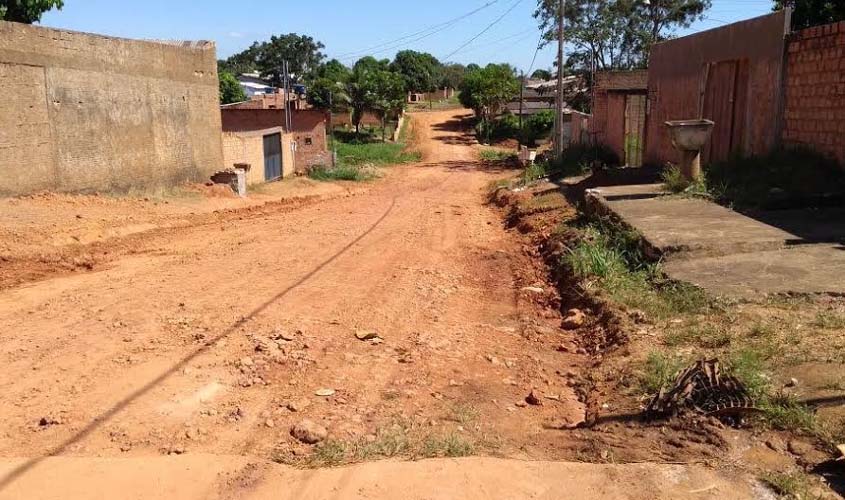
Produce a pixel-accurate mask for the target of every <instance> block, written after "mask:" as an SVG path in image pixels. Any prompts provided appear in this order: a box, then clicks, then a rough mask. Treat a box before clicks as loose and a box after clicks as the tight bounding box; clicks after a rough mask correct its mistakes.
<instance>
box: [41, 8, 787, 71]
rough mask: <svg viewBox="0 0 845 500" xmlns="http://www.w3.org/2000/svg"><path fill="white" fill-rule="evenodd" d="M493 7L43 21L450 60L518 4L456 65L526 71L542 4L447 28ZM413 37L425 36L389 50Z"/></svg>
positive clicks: (137, 34) (715, 15)
mask: <svg viewBox="0 0 845 500" xmlns="http://www.w3.org/2000/svg"><path fill="white" fill-rule="evenodd" d="M493 1H494V0H427V1H425V2H410V1H408V0H392V1H388V0H357V1H356V0H321V1H319V2H309V1H296V2H295V1H290V0H279V1H275V2H268V1H266V0H265V1H257V0H239V1H232V0H227V1H223V0H204V1H202V2H197V1H187V0H169V1H167V0H144V1H131V2H115V1H114V0H65V7H64V9H62V10H61V11H54V12H49V13H47V14H45V15H44V17H43V19H42V24H43V25H45V26H52V27H59V28H67V29H72V30H78V31H87V32H94V33H102V34H105V35H113V36H122V37H128V38H154V39H181V40H200V39H201V40H214V41H215V42H216V43H217V51H218V56H219V57H221V58H224V57H226V56H228V55H230V54H232V53H234V52H238V51H240V50H243V49H244V48H246V47H247V46H249V45H250V44H251V43H252V42H253V41H255V40H263V39H266V38H269V36H270V35H272V34H279V33H290V32H296V33H304V34H308V35H310V36H313V37H314V38H316V39H317V40H320V41H322V42H323V43H324V44H325V45H326V49H325V50H324V52H325V53H326V54H327V55H328V56H329V57H340V56H342V60H343V61H344V62H346V63H349V64H351V63H353V62H354V61H355V59H356V57H358V56H359V55H364V54H366V53H368V52H375V51H381V52H379V53H377V54H376V56H378V57H392V56H393V55H394V54H395V52H396V51H397V50H401V49H405V48H412V49H415V50H421V51H427V52H431V53H432V54H434V55H435V56H437V57H438V58H440V59H443V58H445V57H446V56H447V55H449V54H450V53H452V52H454V51H455V50H456V49H458V48H459V47H461V46H462V45H463V44H464V43H466V42H467V41H468V40H470V39H471V38H473V37H474V36H476V35H478V34H479V33H480V32H481V31H482V30H483V29H484V28H485V27H487V26H488V25H490V24H491V23H492V22H493V21H494V20H496V19H497V18H499V17H501V16H502V15H503V14H504V13H505V12H507V11H508V10H509V9H510V8H511V7H513V10H512V11H511V13H510V14H508V15H507V16H505V17H504V18H503V19H502V21H501V22H499V23H498V24H495V25H494V26H492V27H491V28H490V29H489V31H487V32H486V33H484V34H482V35H481V36H480V37H478V39H476V40H475V41H474V42H472V43H471V44H469V45H468V46H466V48H464V49H462V50H460V51H459V52H457V53H455V54H454V55H453V56H452V57H450V58H449V60H453V61H458V62H462V63H470V62H475V63H479V64H486V63H488V62H509V63H511V64H514V65H515V66H517V67H519V68H521V69H524V70H527V69H528V67H529V65H530V64H531V60H532V59H533V56H534V52H535V50H534V49H535V47H536V46H537V41H538V38H539V32H538V30H537V23H536V21H535V20H534V19H533V17H532V13H533V11H534V6H535V5H536V0H521V1H520V0H496V1H495V3H493V5H490V6H489V7H486V8H482V9H481V10H479V11H478V12H476V13H475V14H473V15H471V16H469V17H466V18H465V19H462V20H460V21H457V22H454V23H452V24H447V25H443V24H444V23H446V22H448V21H450V20H453V19H455V18H457V17H459V16H462V15H464V14H467V13H470V12H472V11H474V10H476V9H479V8H481V7H483V6H484V5H486V4H488V3H490V2H493ZM415 5H421V6H422V7H414V6H415ZM514 5H515V6H514ZM771 5H772V2H771V0H713V8H712V9H711V10H710V11H709V12H708V13H707V14H706V15H707V18H708V19H705V20H704V21H701V22H699V23H697V24H696V25H694V26H693V27H692V28H690V29H689V30H684V33H686V32H695V31H701V30H705V29H710V28H713V27H717V26H720V25H722V24H725V23H727V22H732V21H736V20H741V19H747V18H750V17H755V16H758V15H761V14H765V13H767V12H769V11H770V10H771ZM437 25H441V28H438V30H439V31H438V32H437V33H435V34H433V35H431V36H425V35H428V34H430V33H431V31H429V32H422V33H420V32H421V31H423V30H425V29H427V28H430V27H432V26H437ZM415 33H420V34H418V35H416V36H413V37H410V38H406V39H405V40H402V41H399V42H397V43H396V44H392V45H386V46H385V45H383V44H384V43H385V42H389V41H391V40H396V39H398V38H401V37H407V36H408V35H413V34H415ZM373 47H376V48H375V49H373V50H367V49H370V48H373ZM553 59H554V49H553V48H552V47H547V48H546V49H544V50H541V51H540V53H539V54H538V57H537V62H536V64H535V65H534V66H535V68H538V67H539V68H549V67H550V66H551V64H552V61H553Z"/></svg>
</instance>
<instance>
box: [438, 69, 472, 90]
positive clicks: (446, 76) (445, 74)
mask: <svg viewBox="0 0 845 500" xmlns="http://www.w3.org/2000/svg"><path fill="white" fill-rule="evenodd" d="M466 74H467V68H466V67H465V66H464V65H463V64H458V63H449V64H446V65H444V66H443V67H442V68H441V70H440V86H441V87H443V88H447V89H457V88H458V87H460V86H461V82H463V81H464V76H465V75H466Z"/></svg>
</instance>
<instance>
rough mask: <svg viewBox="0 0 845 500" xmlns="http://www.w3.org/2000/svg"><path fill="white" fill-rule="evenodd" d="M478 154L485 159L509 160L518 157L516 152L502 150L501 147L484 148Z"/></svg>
mask: <svg viewBox="0 0 845 500" xmlns="http://www.w3.org/2000/svg"><path fill="white" fill-rule="evenodd" d="M478 155H479V156H480V157H481V159H482V160H484V161H508V160H512V159H514V158H516V153H514V152H513V151H502V150H501V149H491V148H485V149H482V150H481V152H480V153H478Z"/></svg>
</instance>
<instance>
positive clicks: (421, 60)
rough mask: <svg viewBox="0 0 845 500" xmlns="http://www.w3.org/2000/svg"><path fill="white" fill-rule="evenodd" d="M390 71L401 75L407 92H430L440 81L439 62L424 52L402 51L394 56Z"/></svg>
mask: <svg viewBox="0 0 845 500" xmlns="http://www.w3.org/2000/svg"><path fill="white" fill-rule="evenodd" d="M390 69H391V70H392V71H394V72H396V73H399V74H400V75H402V77H403V78H404V80H405V90H406V91H407V92H432V91H434V90H436V89H437V84H438V83H439V81H440V61H438V60H437V58H435V57H434V56H433V55H431V54H428V53H424V52H415V51H413V50H403V51H401V52H399V53H397V54H396V58H395V59H394V60H393V63H391V65H390Z"/></svg>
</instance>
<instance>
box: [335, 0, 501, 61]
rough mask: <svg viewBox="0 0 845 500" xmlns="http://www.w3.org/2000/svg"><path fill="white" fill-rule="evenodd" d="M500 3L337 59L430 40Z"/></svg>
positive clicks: (348, 53)
mask: <svg viewBox="0 0 845 500" xmlns="http://www.w3.org/2000/svg"><path fill="white" fill-rule="evenodd" d="M498 2H499V0H491V1H489V2H487V3H486V4H484V5H482V6H481V7H478V8H477V9H474V10H472V11H470V12H467V13H466V14H463V15H460V16H458V17H455V18H452V19H450V20H448V21H444V22H442V23H439V24H435V25H432V26H429V27H427V28H424V29H422V30H419V31H417V32H415V33H411V34H410V35H405V36H402V37H399V38H395V39H393V40H389V41H387V42H383V43H380V44H378V45H373V46H372V47H368V48H366V49H362V50H356V51H353V52H346V53H344V54H340V55H339V56H337V58H338V59H353V58H356V57H358V56H363V55H367V54H378V53H381V52H386V51H388V50H391V49H393V48H396V47H399V46H402V45H407V44H409V43H413V42H416V41H419V40H423V39H425V38H428V37H430V36H433V35H436V34H437V33H440V32H442V31H445V30H446V29H448V28H451V27H452V26H454V25H455V24H458V23H459V22H461V21H463V20H464V19H466V18H468V17H471V16H473V15H475V14H477V13H479V12H481V11H482V10H484V9H487V8H489V7H490V6H492V5H495V4H496V3H498ZM432 30H433V31H432ZM414 37H419V38H414ZM410 38H414V39H413V40H409V39H410ZM376 49H381V50H376ZM373 51H375V52H373Z"/></svg>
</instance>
